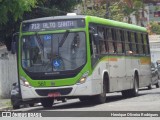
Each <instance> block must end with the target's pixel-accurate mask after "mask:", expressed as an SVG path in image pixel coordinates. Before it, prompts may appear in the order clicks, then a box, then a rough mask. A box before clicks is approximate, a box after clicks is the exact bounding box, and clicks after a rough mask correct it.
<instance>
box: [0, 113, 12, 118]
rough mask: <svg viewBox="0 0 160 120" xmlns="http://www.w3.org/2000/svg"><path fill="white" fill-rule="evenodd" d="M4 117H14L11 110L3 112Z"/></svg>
mask: <svg viewBox="0 0 160 120" xmlns="http://www.w3.org/2000/svg"><path fill="white" fill-rule="evenodd" d="M2 117H12V115H11V112H2Z"/></svg>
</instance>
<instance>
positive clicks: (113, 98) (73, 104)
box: [29, 87, 160, 111]
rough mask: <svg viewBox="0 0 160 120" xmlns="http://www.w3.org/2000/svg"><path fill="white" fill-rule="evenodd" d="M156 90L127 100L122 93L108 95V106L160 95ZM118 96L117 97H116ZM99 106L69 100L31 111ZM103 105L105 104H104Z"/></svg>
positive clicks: (145, 90) (143, 92) (146, 90)
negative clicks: (150, 95) (145, 96)
mask: <svg viewBox="0 0 160 120" xmlns="http://www.w3.org/2000/svg"><path fill="white" fill-rule="evenodd" d="M155 90H156V88H155V87H153V88H152V89H151V90H148V88H142V89H140V90H139V95H138V96H137V97H128V98H125V97H123V96H122V95H121V94H120V93H109V94H107V98H106V104H107V103H108V104H109V103H114V102H117V101H118V102H120V101H124V100H126V99H127V100H129V99H134V98H138V97H141V96H144V95H147V94H153V95H154V94H160V91H159V90H157V91H155ZM115 94H116V95H115ZM97 105H99V104H95V103H93V102H91V101H84V102H80V101H79V99H75V100H73V102H72V101H70V100H67V102H66V103H61V102H59V103H55V104H54V105H53V107H51V108H43V107H35V108H33V109H31V110H29V111H33V110H34V111H35V110H39V111H43V110H44V111H46V110H56V111H57V110H69V109H73V108H89V107H94V106H97ZM102 105H103V104H102Z"/></svg>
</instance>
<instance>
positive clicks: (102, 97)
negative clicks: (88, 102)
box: [94, 76, 107, 104]
mask: <svg viewBox="0 0 160 120" xmlns="http://www.w3.org/2000/svg"><path fill="white" fill-rule="evenodd" d="M105 79H106V76H104V80H103V90H102V93H101V94H99V95H96V96H94V102H95V103H97V104H102V103H105V102H106V93H107V82H106V80H105Z"/></svg>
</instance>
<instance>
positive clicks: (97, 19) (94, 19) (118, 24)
mask: <svg viewBox="0 0 160 120" xmlns="http://www.w3.org/2000/svg"><path fill="white" fill-rule="evenodd" d="M65 19H86V20H87V22H91V23H97V24H103V25H107V26H110V27H118V28H122V29H128V30H136V31H141V32H147V29H146V28H144V27H141V26H137V25H133V24H128V23H124V22H118V21H114V20H109V19H104V18H100V17H95V16H85V15H74V16H52V17H43V18H36V19H31V20H25V21H23V23H30V22H41V21H51V20H65Z"/></svg>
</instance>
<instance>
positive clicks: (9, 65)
mask: <svg viewBox="0 0 160 120" xmlns="http://www.w3.org/2000/svg"><path fill="white" fill-rule="evenodd" d="M17 80H18V77H17V62H16V55H12V54H10V53H9V52H7V50H6V48H1V49H0V98H10V91H11V88H12V84H13V83H14V82H17Z"/></svg>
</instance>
